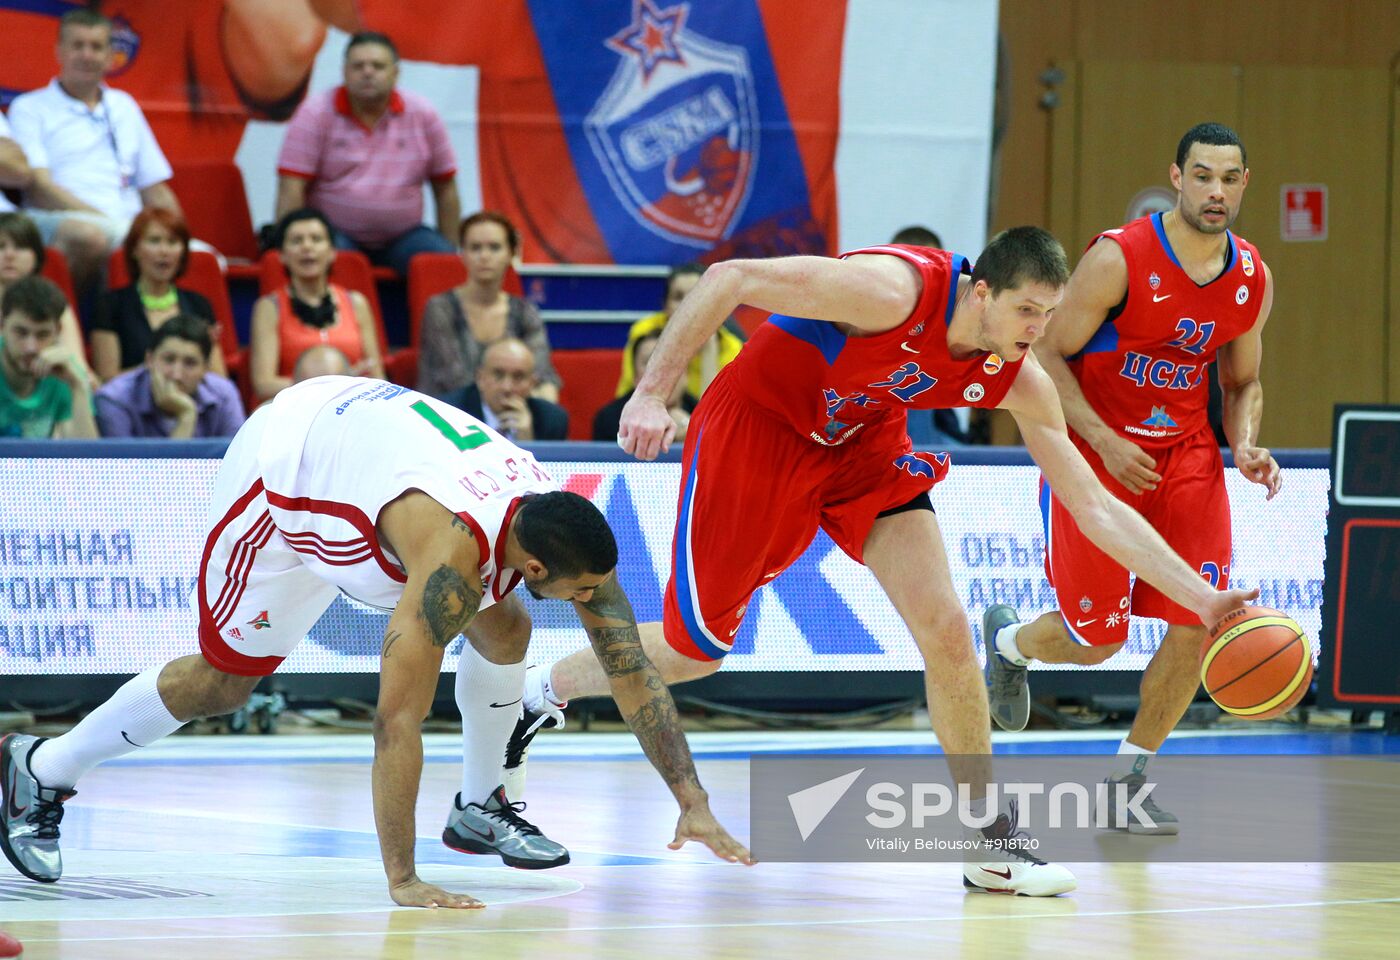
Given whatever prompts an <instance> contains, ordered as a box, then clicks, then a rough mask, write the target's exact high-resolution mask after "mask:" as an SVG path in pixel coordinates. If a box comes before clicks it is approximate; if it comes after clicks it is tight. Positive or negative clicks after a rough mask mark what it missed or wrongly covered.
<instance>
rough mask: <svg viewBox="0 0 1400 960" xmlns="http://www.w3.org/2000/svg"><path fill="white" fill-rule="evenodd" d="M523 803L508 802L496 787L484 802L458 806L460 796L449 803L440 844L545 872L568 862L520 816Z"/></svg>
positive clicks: (503, 791)
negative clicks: (495, 857) (449, 807)
mask: <svg viewBox="0 0 1400 960" xmlns="http://www.w3.org/2000/svg"><path fill="white" fill-rule="evenodd" d="M524 809H525V804H524V802H523V801H522V802H519V803H511V802H510V801H508V800H507V799H506V788H505V787H504V786H499V787H497V788H496V789H495V790H493V791H492V792H491V796H489V797H487V798H486V802H485V803H469V804H467V805H466V806H465V807H464V806H462V795H461V794H460V793H459V794H457V797H456V799H454V800H453V801H452V813H451V814H450V815H449V816H448V818H447V827H446V828H445V829H444V830H443V831H442V842H443V843H445V844H447V845H448V846H449V847H451V848H452V849H453V850H457V851H459V852H461V853H494V854H498V855H499V856H500V858H501V860H503V861H504V862H505V865H506V866H508V867H520V868H521V869H522V870H547V869H549V868H550V867H558V866H562V865H564V864H566V863H568V862H569V851H567V850H565V849H564V848H563V847H562V846H561V845H559V844H557V843H555V842H554V841H553V840H551V839H549V838H548V837H546V836H545V835H544V834H542V833H540V828H539V827H537V826H535V825H534V824H533V823H531V822H530V821H528V820H526V819H525V818H524V817H522V816H521V815H520V814H521V813H522V812H523V811H524Z"/></svg>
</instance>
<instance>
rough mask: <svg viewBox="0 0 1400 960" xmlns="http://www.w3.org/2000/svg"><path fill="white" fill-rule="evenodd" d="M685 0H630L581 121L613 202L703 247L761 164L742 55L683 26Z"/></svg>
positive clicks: (726, 226) (665, 233) (738, 203)
mask: <svg viewBox="0 0 1400 960" xmlns="http://www.w3.org/2000/svg"><path fill="white" fill-rule="evenodd" d="M689 13H690V4H688V3H680V4H677V5H676V6H673V7H666V8H664V9H658V8H657V7H656V6H654V5H653V3H652V0H633V6H632V22H631V23H630V24H628V25H627V26H626V27H624V28H623V29H622V30H621V31H619V32H618V33H616V34H614V35H613V36H611V37H609V38H608V39H607V40H606V41H604V42H605V44H606V46H607V47H608V49H610V50H612V51H613V52H614V53H616V54H617V55H618V57H619V60H618V64H617V67H616V69H615V70H614V71H613V75H612V79H611V80H610V81H609V82H608V85H607V88H606V89H605V90H604V91H603V94H602V96H601V97H599V98H598V100H597V102H596V103H594V105H593V109H592V111H591V112H590V113H589V114H588V116H587V117H586V118H585V120H584V130H585V132H586V133H587V135H588V143H589V146H590V147H591V148H592V150H593V153H594V156H596V157H597V159H598V163H599V165H600V166H601V167H602V168H603V170H604V172H605V173H606V174H607V177H608V183H609V185H610V186H611V187H612V190H613V193H614V194H615V195H616V197H617V199H618V201H619V202H620V203H621V204H622V205H623V207H625V208H626V209H627V211H628V212H629V213H630V214H631V215H632V217H633V219H635V220H636V221H637V222H638V223H640V224H641V225H642V226H644V227H646V228H647V229H648V230H650V231H652V232H653V233H655V234H657V235H659V236H661V237H663V238H665V239H666V240H669V241H671V242H673V243H683V244H687V245H689V246H693V247H697V248H702V249H708V248H709V247H711V246H713V245H714V244H715V243H716V242H717V241H720V240H723V239H725V238H726V237H728V236H729V232H730V229H731V227H732V226H733V225H734V224H735V223H736V222H737V221H738V219H739V216H740V215H741V214H742V213H743V210H744V204H745V203H746V202H747V200H748V197H749V193H750V189H751V187H752V185H753V179H754V172H755V169H756V166H757V163H758V151H757V149H756V146H757V144H756V137H757V133H758V129H759V126H758V125H759V117H758V98H757V94H756V91H755V87H754V80H753V73H752V71H751V70H750V68H749V57H748V53H747V52H746V51H745V50H744V48H743V47H739V46H734V45H732V44H727V43H720V42H718V41H715V40H711V39H709V38H707V37H702V36H700V35H699V34H697V33H694V32H693V31H690V30H687V29H686V25H685V22H686V18H687V16H688V15H689Z"/></svg>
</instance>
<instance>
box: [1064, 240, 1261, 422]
mask: <svg viewBox="0 0 1400 960" xmlns="http://www.w3.org/2000/svg"><path fill="white" fill-rule="evenodd" d="M1226 238H1227V240H1228V242H1229V245H1230V246H1229V252H1228V254H1227V256H1226V260H1225V267H1224V269H1223V270H1222V271H1221V273H1220V276H1218V277H1216V278H1215V279H1214V280H1212V281H1210V282H1209V283H1206V284H1199V285H1198V284H1197V283H1196V282H1195V281H1194V280H1192V279H1191V277H1190V276H1188V275H1187V273H1186V271H1185V270H1183V269H1182V268H1181V264H1180V262H1179V261H1178V260H1177V259H1176V254H1175V253H1174V252H1173V251H1172V248H1171V244H1170V243H1168V242H1167V235H1166V231H1165V230H1164V229H1163V227H1162V215H1161V214H1160V213H1154V214H1152V215H1151V216H1147V217H1142V218H1141V219H1138V220H1134V221H1133V222H1132V223H1129V224H1128V225H1127V226H1124V227H1120V228H1118V229H1115V230H1106V231H1104V232H1103V233H1101V234H1099V236H1098V237H1096V238H1094V242H1095V243H1097V242H1099V241H1100V240H1101V239H1107V240H1111V241H1113V242H1114V243H1116V244H1118V246H1119V247H1120V248H1121V249H1122V251H1123V257H1124V259H1126V260H1127V262H1128V293H1127V296H1126V297H1125V298H1124V301H1123V303H1122V304H1121V305H1120V307H1119V308H1116V309H1115V310H1114V311H1112V312H1110V313H1109V316H1108V319H1106V320H1105V321H1104V322H1103V325H1102V326H1101V327H1099V329H1098V331H1097V332H1096V333H1095V334H1094V336H1093V337H1092V338H1091V339H1090V340H1089V342H1088V343H1087V344H1085V346H1084V349H1083V351H1081V352H1080V353H1079V355H1078V356H1077V357H1075V358H1073V359H1072V360H1071V361H1070V370H1072V371H1073V372H1074V375H1075V377H1076V378H1077V379H1078V380H1079V385H1080V387H1081V389H1083V391H1084V396H1085V398H1086V399H1087V400H1088V401H1089V405H1090V406H1092V407H1093V408H1094V412H1095V413H1097V414H1098V415H1099V416H1100V417H1102V418H1103V421H1104V423H1106V424H1108V425H1109V426H1110V427H1112V428H1113V429H1114V430H1117V431H1118V432H1119V434H1121V435H1122V436H1124V437H1126V438H1127V439H1129V440H1132V441H1133V442H1134V443H1136V444H1138V445H1140V446H1142V447H1147V448H1161V447H1165V446H1168V445H1170V444H1172V443H1173V442H1175V440H1176V439H1177V438H1179V437H1183V436H1190V435H1191V434H1194V433H1195V432H1196V431H1198V430H1205V429H1209V424H1208V423H1207V420H1206V401H1207V399H1208V398H1207V395H1206V391H1207V390H1208V389H1209V387H1208V377H1207V368H1208V366H1209V364H1211V363H1213V362H1214V361H1215V351H1216V350H1218V349H1219V348H1220V347H1221V346H1222V345H1223V344H1226V343H1229V342H1230V341H1231V340H1234V339H1235V338H1236V337H1238V336H1240V335H1241V334H1244V333H1246V332H1247V331H1248V330H1249V329H1250V328H1251V327H1253V326H1254V321H1255V320H1256V319H1258V317H1259V305H1260V303H1262V302H1263V298H1264V261H1263V259H1261V258H1260V256H1259V251H1258V250H1257V249H1255V247H1254V246H1253V245H1252V244H1251V243H1249V242H1248V241H1247V240H1245V239H1244V238H1242V237H1237V236H1235V235H1234V234H1233V233H1229V232H1228V231H1227V233H1226ZM1090 246H1092V244H1090Z"/></svg>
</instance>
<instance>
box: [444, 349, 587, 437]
mask: <svg viewBox="0 0 1400 960" xmlns="http://www.w3.org/2000/svg"><path fill="white" fill-rule="evenodd" d="M534 388H535V355H534V352H533V351H531V350H530V348H529V347H528V346H526V345H525V343H524V342H523V341H521V340H517V339H515V338H514V337H505V338H503V339H500V340H497V341H496V342H495V343H493V344H491V345H490V346H489V347H487V348H486V351H485V352H484V353H483V354H482V355H481V365H480V366H478V367H477V368H476V383H474V384H472V385H471V386H468V387H463V388H461V389H460V390H454V391H453V392H452V393H449V394H447V395H446V396H444V397H443V398H442V399H443V400H445V401H446V402H448V403H450V404H452V405H453V406H454V407H456V408H458V409H459V410H465V411H466V412H467V413H470V414H471V415H472V416H474V417H476V418H477V419H478V420H481V421H482V422H484V423H485V424H486V425H487V426H488V427H491V428H492V429H493V430H496V431H497V432H499V433H500V434H502V435H503V436H505V437H508V438H509V439H511V440H517V441H527V442H528V441H530V440H563V439H565V437H567V436H568V433H569V414H568V411H566V410H565V409H564V408H563V407H561V406H559V404H557V403H550V402H549V401H548V400H541V399H540V398H538V397H532V396H530V391H531V390H533V389H534Z"/></svg>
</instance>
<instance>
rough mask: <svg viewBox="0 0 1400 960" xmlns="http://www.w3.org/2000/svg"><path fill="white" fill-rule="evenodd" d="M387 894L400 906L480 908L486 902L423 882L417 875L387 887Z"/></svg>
mask: <svg viewBox="0 0 1400 960" xmlns="http://www.w3.org/2000/svg"><path fill="white" fill-rule="evenodd" d="M389 896H391V897H393V898H394V902H395V903H397V904H398V905H399V906H401V907H451V908H453V909H456V910H480V909H481V908H483V907H485V906H486V904H484V903H482V902H481V901H480V900H478V899H476V898H475V897H469V896H467V895H466V894H465V893H448V892H447V891H446V890H444V889H442V887H437V886H434V885H433V884H431V883H424V882H423V881H422V880H419V879H418V878H417V877H414V878H413V879H412V880H405V881H404V882H403V883H400V884H398V885H396V886H391V887H390V888H389Z"/></svg>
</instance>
